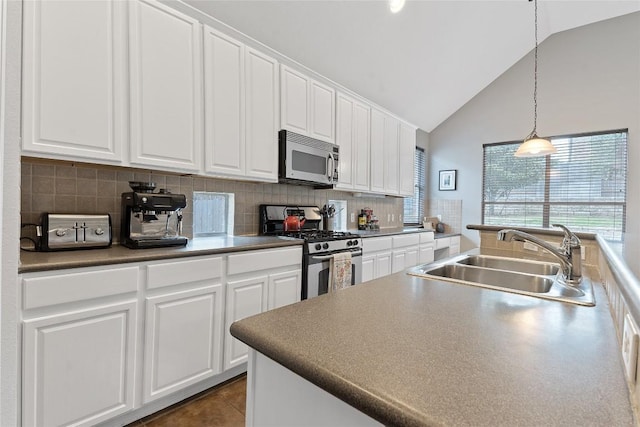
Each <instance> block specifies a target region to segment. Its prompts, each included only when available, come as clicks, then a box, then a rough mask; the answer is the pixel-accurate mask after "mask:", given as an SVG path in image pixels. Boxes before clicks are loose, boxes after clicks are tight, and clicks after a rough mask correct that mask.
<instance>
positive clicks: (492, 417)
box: [231, 272, 634, 426]
mask: <svg viewBox="0 0 640 427" xmlns="http://www.w3.org/2000/svg"><path fill="white" fill-rule="evenodd" d="M594 291H595V295H596V301H597V305H596V306H595V307H582V306H578V305H571V304H566V303H560V302H555V301H546V300H543V299H538V298H532V297H528V296H522V295H515V294H510V293H506V292H500V291H494V290H488V289H482V288H477V287H473V286H465V285H459V284H452V283H447V282H441V281H435V280H426V279H423V278H418V277H413V276H409V275H407V274H405V273H404V272H400V273H396V274H393V275H391V276H387V277H384V278H380V279H377V280H374V281H371V282H367V283H364V284H361V285H358V286H354V287H351V288H348V289H345V290H341V291H339V292H336V293H333V294H328V295H323V296H320V297H318V298H313V299H310V300H306V301H303V302H301V303H297V304H294V305H290V306H286V307H282V308H280V309H277V310H273V311H270V312H267V313H263V314H260V315H258V316H254V317H250V318H246V319H243V320H241V321H239V322H236V323H234V324H233V325H232V327H231V333H232V335H234V336H235V337H237V338H239V339H240V340H242V341H244V342H245V343H247V344H248V345H249V346H251V347H252V348H254V349H255V350H256V352H255V353H254V354H253V356H254V358H253V360H252V361H250V364H249V381H248V404H247V420H248V424H247V425H252V422H255V424H256V425H261V424H268V423H269V422H275V423H278V421H280V423H285V424H289V423H291V422H294V421H296V420H297V424H298V425H304V424H310V423H311V424H318V423H321V422H320V421H318V420H319V418H317V416H318V413H319V412H321V411H320V410H319V408H320V407H319V406H316V404H314V402H313V401H306V402H303V403H304V405H305V407H304V408H302V407H299V406H297V405H299V404H300V402H293V401H290V402H289V403H288V405H289V406H288V407H287V402H282V401H281V402H278V401H277V398H276V399H275V400H274V399H272V397H273V396H277V395H278V394H279V392H280V390H279V387H280V386H283V387H285V388H286V387H289V388H290V384H291V383H287V382H286V381H282V382H281V381H279V380H272V379H271V380H270V379H269V377H268V375H265V373H264V372H262V371H261V369H263V368H262V367H263V366H264V363H265V361H266V363H267V364H269V363H271V364H272V365H277V364H279V365H281V366H279V365H278V366H277V369H280V368H282V369H283V370H285V371H290V372H289V374H290V375H293V376H294V377H296V378H297V379H299V381H298V383H300V381H303V382H305V383H307V384H308V386H309V387H310V388H316V386H317V388H318V389H319V390H320V392H321V393H325V394H327V393H328V394H327V396H329V394H330V395H332V396H329V398H330V399H334V400H335V402H336V408H337V409H336V413H337V414H340V413H342V412H340V411H342V410H343V409H344V408H342V409H340V408H338V407H339V406H340V405H343V402H346V404H348V405H349V408H350V409H352V410H353V412H357V413H359V414H360V415H361V416H362V417H358V415H357V414H356V417H355V418H348V419H347V418H345V422H348V423H350V424H353V423H354V422H359V421H354V420H356V419H359V420H360V421H362V422H363V424H367V423H373V422H374V420H375V421H378V422H380V423H382V424H385V425H616V426H622V425H633V423H634V419H633V412H632V408H631V403H630V400H629V391H628V389H627V385H626V382H625V378H624V373H623V365H622V360H621V357H620V356H619V354H618V347H617V343H616V331H615V329H614V325H613V323H612V321H611V318H610V315H609V312H608V301H607V298H606V295H605V294H604V291H603V289H602V287H601V286H600V285H599V284H598V283H594ZM263 355H264V356H266V357H264V356H263ZM256 360H257V362H258V363H257V364H256ZM273 361H275V362H277V364H276V363H273ZM256 366H257V367H256ZM252 370H253V372H252ZM272 378H274V377H272ZM275 378H278V376H275ZM265 381H270V382H269V383H268V384H267V385H266V386H265V384H264V382H265ZM259 382H262V384H259ZM265 389H267V390H269V393H263V392H261V390H265ZM256 390H257V392H256ZM284 391H286V390H283V392H284ZM289 393H290V392H289ZM314 393H316V394H317V391H314ZM265 394H268V395H265ZM333 396H335V398H334V397H333ZM322 399H323V401H324V400H326V399H325V398H324V397H323V398H322ZM265 401H267V405H268V406H270V410H269V411H267V412H268V413H266V412H265V411H264V407H265ZM279 404H282V407H278V406H277V405H279ZM318 405H319V404H318ZM314 408H316V409H315V411H314ZM324 409H326V407H324ZM322 412H327V411H326V410H323V411H322ZM329 412H330V411H329ZM265 415H267V416H272V417H275V418H272V419H265ZM338 416H339V415H338ZM296 417H298V418H296ZM363 417H364V418H363ZM333 422H334V423H335V422H336V420H335V419H334V421H333Z"/></svg>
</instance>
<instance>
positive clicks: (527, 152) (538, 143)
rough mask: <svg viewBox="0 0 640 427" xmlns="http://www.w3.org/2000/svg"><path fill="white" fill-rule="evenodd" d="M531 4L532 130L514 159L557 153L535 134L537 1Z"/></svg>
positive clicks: (536, 118) (536, 108) (536, 119)
mask: <svg viewBox="0 0 640 427" xmlns="http://www.w3.org/2000/svg"><path fill="white" fill-rule="evenodd" d="M529 1H531V0H529ZM533 3H534V14H535V39H536V47H535V49H534V51H533V64H534V65H533V130H532V131H531V133H530V134H529V135H527V137H526V138H525V139H524V142H523V143H522V144H521V145H520V147H518V151H516V153H515V156H516V157H538V156H547V155H549V154H553V153H555V152H556V151H557V150H556V147H554V146H553V144H551V141H549V140H548V139H544V138H540V137H539V136H538V134H537V133H536V125H537V124H538V0H533Z"/></svg>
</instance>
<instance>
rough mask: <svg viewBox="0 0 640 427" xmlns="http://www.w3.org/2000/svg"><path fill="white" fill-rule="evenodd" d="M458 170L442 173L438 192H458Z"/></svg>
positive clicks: (443, 171)
mask: <svg viewBox="0 0 640 427" xmlns="http://www.w3.org/2000/svg"><path fill="white" fill-rule="evenodd" d="M457 172H458V170H457V169H450V170H442V171H440V185H439V187H438V190H440V191H455V190H456V175H457Z"/></svg>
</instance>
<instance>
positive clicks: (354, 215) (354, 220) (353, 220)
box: [351, 212, 356, 222]
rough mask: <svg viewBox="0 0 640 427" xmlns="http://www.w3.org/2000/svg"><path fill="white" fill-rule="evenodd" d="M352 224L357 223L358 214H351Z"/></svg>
mask: <svg viewBox="0 0 640 427" xmlns="http://www.w3.org/2000/svg"><path fill="white" fill-rule="evenodd" d="M351 222H356V214H354V213H353V212H351Z"/></svg>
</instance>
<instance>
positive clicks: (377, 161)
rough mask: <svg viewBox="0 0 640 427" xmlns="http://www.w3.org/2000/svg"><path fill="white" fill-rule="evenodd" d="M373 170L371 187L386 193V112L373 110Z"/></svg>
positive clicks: (371, 172)
mask: <svg viewBox="0 0 640 427" xmlns="http://www.w3.org/2000/svg"><path fill="white" fill-rule="evenodd" d="M370 147H371V153H370V154H371V162H370V164H371V171H370V180H371V182H370V188H371V191H374V192H376V193H384V167H385V166H384V165H385V160H384V114H383V113H382V112H381V111H379V110H375V109H372V110H371V145H370Z"/></svg>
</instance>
